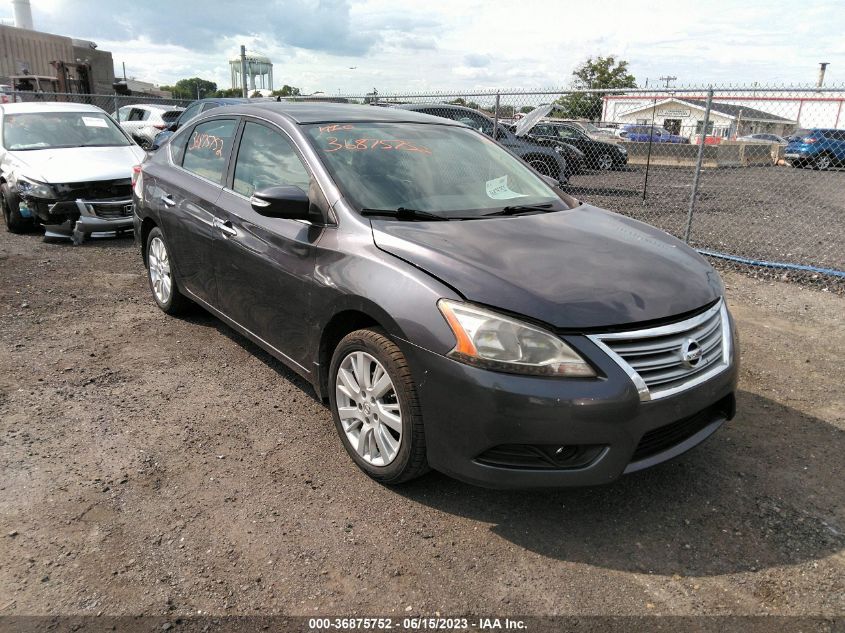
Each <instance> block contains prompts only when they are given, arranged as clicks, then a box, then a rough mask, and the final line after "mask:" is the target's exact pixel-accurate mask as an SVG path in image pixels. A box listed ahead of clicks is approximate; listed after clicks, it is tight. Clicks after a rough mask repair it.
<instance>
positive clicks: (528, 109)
mask: <svg viewBox="0 0 845 633" xmlns="http://www.w3.org/2000/svg"><path fill="white" fill-rule="evenodd" d="M533 109H534V106H522V107H521V108H520V109H519V111H520V112H522V114H528V113H529V112H531V111H532V110H533Z"/></svg>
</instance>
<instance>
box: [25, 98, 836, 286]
mask: <svg viewBox="0 0 845 633" xmlns="http://www.w3.org/2000/svg"><path fill="white" fill-rule="evenodd" d="M11 96H12V97H13V98H16V99H21V100H23V101H31V100H39V99H40V100H59V101H74V102H84V103H91V104H93V105H96V106H99V107H101V108H103V109H104V110H105V111H107V112H109V113H121V112H122V111H125V110H122V109H123V108H125V107H126V106H132V105H136V104H160V105H167V106H177V107H185V106H187V105H188V103H189V102H188V101H180V100H174V99H156V98H151V97H138V96H128V97H127V96H116V95H76V94H74V95H57V94H53V93H16V94H15V95H11ZM304 99H311V100H318V101H335V102H342V103H360V104H368V105H370V106H372V107H398V108H406V109H412V110H417V111H420V112H423V113H426V114H431V115H434V116H440V117H445V118H449V119H454V120H458V121H461V122H463V123H465V124H467V125H469V126H471V127H474V128H476V129H479V130H481V131H482V132H484V133H485V134H488V135H490V136H491V137H494V138H496V139H497V140H498V141H499V142H500V143H502V144H503V145H505V146H506V147H508V148H509V149H510V150H511V151H513V152H514V153H516V154H518V155H520V156H521V157H523V158H524V159H525V160H527V161H528V162H529V163H530V164H531V165H532V166H533V167H534V168H535V169H536V170H537V171H539V172H540V173H543V174H545V175H548V176H551V177H553V178H555V179H556V180H559V181H560V182H561V183H562V186H563V187H564V189H565V190H566V191H568V192H569V193H571V194H573V195H575V196H576V197H578V198H580V199H581V200H583V201H585V202H587V203H590V204H593V205H596V206H600V207H603V208H606V209H609V210H611V211H615V212H618V213H622V214H624V215H628V216H631V217H633V218H636V219H639V220H642V221H644V222H647V223H649V224H652V225H654V226H656V227H658V228H660V229H662V230H664V231H666V232H668V233H670V234H672V235H674V236H676V237H678V238H680V239H682V240H684V241H686V242H687V243H689V244H690V245H691V246H693V247H694V248H696V249H698V250H699V251H700V252H701V253H703V254H705V255H706V256H708V257H710V258H711V259H712V260H713V261H715V262H718V263H719V264H720V265H722V266H731V267H736V268H740V269H742V270H744V271H750V272H753V273H754V274H758V275H773V276H774V275H776V276H778V277H781V278H784V279H793V280H800V281H805V282H815V283H819V284H821V285H825V286H830V287H835V288H837V289H839V290H841V289H842V288H843V287H845V223H843V217H845V107H844V106H843V103H845V86H836V87H829V88H811V87H791V88H785V87H771V88H765V87H760V86H756V85H755V86H748V87H741V86H733V87H682V88H681V87H674V88H668V89H667V88H661V89H632V90H626V91H624V92H620V91H618V90H617V91H603V90H593V91H565V90H544V91H534V92H528V91H505V90H502V91H468V92H453V93H439V92H438V93H426V94H412V93H409V94H375V93H371V94H366V95H360V94H359V95H355V94H337V95H325V94H321V95H314V96H311V97H297V98H295V100H304ZM572 113H576V116H572Z"/></svg>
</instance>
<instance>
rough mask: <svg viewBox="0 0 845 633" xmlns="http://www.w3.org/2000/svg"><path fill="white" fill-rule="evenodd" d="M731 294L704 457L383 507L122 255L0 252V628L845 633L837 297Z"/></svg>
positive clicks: (408, 497)
mask: <svg viewBox="0 0 845 633" xmlns="http://www.w3.org/2000/svg"><path fill="white" fill-rule="evenodd" d="M808 175H809V176H813V177H814V176H815V175H816V174H810V173H809V172H808ZM726 281H727V283H728V287H729V290H728V293H729V294H728V298H729V303H730V304H731V306H732V309H733V311H734V314H735V315H736V317H737V319H738V321H739V325H740V331H741V337H742V345H743V354H742V363H743V365H742V376H741V384H740V392H739V395H738V399H739V403H738V404H739V413H738V416H737V418H736V419H735V420H734V421H733V422H731V423H730V424H728V425H727V426H726V427H725V428H724V429H723V430H722V431H720V432H719V433H717V434H716V435H715V436H714V437H713V438H711V439H710V440H709V441H708V442H706V443H705V444H704V445H702V446H700V447H698V448H697V449H696V450H694V451H692V452H691V453H689V454H687V455H685V456H683V457H682V458H680V459H678V460H675V461H673V462H671V463H669V464H665V465H663V466H661V467H658V468H655V469H652V470H650V471H646V472H643V473H639V474H635V475H631V476H627V477H625V478H623V479H622V480H620V481H618V482H617V483H615V484H613V485H609V486H605V487H598V488H590V489H576V490H561V491H553V492H542V493H540V492H501V491H491V490H484V489H480V488H474V487H472V486H468V485H465V484H462V483H459V482H456V481H453V480H450V479H448V478H446V477H444V476H442V475H439V474H437V473H432V474H431V475H429V476H426V477H425V478H423V479H421V480H419V481H416V482H413V483H412V484H410V485H406V486H403V487H400V488H395V489H392V488H386V487H383V486H380V485H378V484H376V483H374V482H372V481H371V480H369V479H368V478H366V477H365V476H364V475H363V474H362V473H360V472H359V471H358V470H357V469H356V468H355V467H354V466H353V464H352V463H351V461H350V460H349V459H348V458H347V456H346V454H345V453H344V451H343V449H342V447H341V444H340V441H339V439H338V438H337V436H336V433H335V430H334V427H333V425H332V422H331V418H330V415H329V412H328V410H327V408H326V407H325V406H324V405H323V404H322V403H321V402H318V401H317V400H316V399H315V397H314V395H313V392H312V390H311V389H310V388H309V387H308V386H307V385H305V384H304V383H303V382H302V381H301V380H300V379H298V378H297V377H295V376H294V375H293V374H292V373H291V372H289V371H287V370H286V369H285V368H284V367H283V366H282V365H280V364H279V363H278V362H276V361H275V360H273V359H271V358H270V357H269V356H268V355H267V354H265V353H263V352H262V351H260V350H259V349H258V348H256V347H255V346H254V345H252V344H251V343H249V342H247V341H246V340H245V339H243V338H242V337H240V336H239V335H237V334H235V333H234V332H233V331H232V330H230V329H228V328H227V327H225V326H224V325H222V324H221V323H220V322H218V321H216V320H215V319H213V318H212V317H210V316H208V315H207V314H205V313H203V312H201V311H198V312H197V313H196V314H195V315H193V316H191V317H189V318H186V319H175V318H171V317H168V316H166V315H164V314H163V313H161V312H160V311H159V310H158V309H157V308H155V306H154V304H153V302H152V300H151V299H150V297H149V296H148V289H147V287H146V285H145V280H144V270H143V268H142V265H141V263H140V259H139V256H138V254H137V252H136V250H135V249H134V247H133V246H132V243H131V240H129V239H119V240H115V239H108V240H95V241H93V242H90V243H88V244H86V245H84V246H82V247H78V248H73V247H70V246H69V245H66V244H45V243H43V242H42V240H41V238H40V237H39V236H37V235H26V236H12V235H9V234H7V233H2V234H0V312H1V313H2V318H3V320H2V322H3V327H2V329H0V350H2V353H0V419H1V420H2V421H1V422H0V472H2V473H3V476H2V480H0V615H21V614H92V615H93V614H97V613H100V612H102V613H105V614H106V615H119V614H156V615H168V614H170V615H172V616H177V615H187V614H190V613H194V614H196V613H197V612H198V611H201V612H204V613H206V612H210V613H213V614H256V613H263V614H266V613H286V614H301V615H306V614H332V615H340V614H342V615H353V614H357V615H374V614H382V615H390V614H394V615H400V614H401V615H407V614H411V613H414V614H416V613H422V614H431V615H433V614H434V613H435V612H440V613H441V614H444V615H458V614H468V613H477V614H484V613H487V614H490V613H496V614H522V615H525V614H580V615H587V614H615V615H653V614H675V615H696V614H717V615H728V614H779V615H819V614H821V615H826V616H834V615H842V614H845V556H843V547H845V504H843V501H844V500H845V488H843V485H842V482H843V455H845V433H843V430H845V418H843V411H845V393H843V390H842V384H843V377H845V376H843V369H842V367H843V366H844V365H845V353H843V350H845V328H843V319H842V315H843V312H844V311H845V298H843V297H840V296H836V295H833V294H831V293H825V292H821V291H818V290H808V289H804V288H802V287H800V286H797V285H791V284H783V283H779V282H771V281H768V282H767V281H761V280H755V279H750V278H748V277H744V276H741V275H738V274H735V273H728V274H727V275H726Z"/></svg>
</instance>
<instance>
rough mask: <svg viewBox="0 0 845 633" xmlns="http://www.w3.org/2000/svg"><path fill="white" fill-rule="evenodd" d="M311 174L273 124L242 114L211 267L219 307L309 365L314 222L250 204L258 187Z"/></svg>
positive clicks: (300, 180) (304, 185)
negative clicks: (263, 211) (274, 213)
mask: <svg viewBox="0 0 845 633" xmlns="http://www.w3.org/2000/svg"><path fill="white" fill-rule="evenodd" d="M310 181H311V175H310V173H309V171H308V169H307V168H306V167H305V164H304V163H303V162H302V160H301V158H300V157H299V155H298V153H297V152H296V150H295V149H294V147H293V144H292V142H291V141H290V139H289V138H288V137H287V136H286V135H285V134H284V133H283V132H282V131H281V130H280V129H278V128H276V127H274V126H270V125H267V124H264V123H260V122H257V121H250V120H249V119H247V120H246V123H245V124H244V126H243V132H242V134H241V139H240V142H239V143H238V147H237V149H236V155H235V165H234V169H233V170H232V174H231V176H230V183H229V186H227V187H226V188H225V189H224V190H223V193H222V195H221V197H220V203H219V213H220V215H219V216H218V218H217V222H218V225H217V227H216V228H217V230H216V231H215V245H214V250H215V271H216V275H217V285H218V296H219V300H218V304H219V306H220V310H221V311H222V312H223V313H224V314H225V315H226V316H228V317H229V318H230V319H232V320H233V321H235V322H236V323H237V324H238V325H240V326H241V327H244V328H246V329H247V330H249V331H250V332H251V333H252V334H253V335H255V336H257V337H258V338H260V339H262V340H263V341H264V342H266V343H268V344H270V345H271V346H272V347H273V348H275V349H276V350H277V351H279V352H281V353H282V354H284V355H285V356H287V357H288V358H289V359H290V360H292V361H294V362H295V363H297V364H298V365H300V366H301V367H303V369H305V370H306V371H309V370H310V367H308V363H307V362H306V360H305V359H306V357H307V356H308V352H309V350H308V349H307V344H306V339H307V338H308V337H307V336H306V334H307V333H308V331H309V327H310V325H311V324H310V322H309V320H308V310H309V306H310V293H311V290H312V289H311V286H312V280H313V275H314V259H315V246H314V245H315V242H316V240H317V238H318V237H319V236H320V234H321V229H320V228H319V227H314V226H312V225H311V224H310V223H308V222H303V221H299V220H289V219H284V218H269V217H265V216H263V215H260V214H258V213H256V212H255V210H254V209H253V208H252V205H251V204H250V200H249V199H250V196H252V194H253V192H255V191H256V190H260V189H264V188H266V187H272V186H279V185H295V186H297V187H300V188H301V189H303V190H304V191H306V192H307V191H308V190H309V186H310Z"/></svg>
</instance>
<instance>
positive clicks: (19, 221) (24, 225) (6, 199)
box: [0, 182, 33, 233]
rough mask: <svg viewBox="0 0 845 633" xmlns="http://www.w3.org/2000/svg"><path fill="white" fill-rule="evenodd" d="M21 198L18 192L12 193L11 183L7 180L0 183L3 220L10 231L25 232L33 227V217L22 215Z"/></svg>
mask: <svg viewBox="0 0 845 633" xmlns="http://www.w3.org/2000/svg"><path fill="white" fill-rule="evenodd" d="M20 202H21V201H20V199H19V198H18V196H17V194H14V193H12V190H11V189H9V185H7V184H6V183H5V182H4V183H3V184H2V185H0V205H1V206H2V207H3V220H4V221H5V222H6V230H7V231H9V232H10V233H25V232H26V231H28V230H29V229H31V228H32V226H33V223H32V219H31V218H25V217H23V215H21V210H20Z"/></svg>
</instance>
